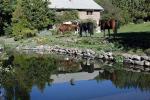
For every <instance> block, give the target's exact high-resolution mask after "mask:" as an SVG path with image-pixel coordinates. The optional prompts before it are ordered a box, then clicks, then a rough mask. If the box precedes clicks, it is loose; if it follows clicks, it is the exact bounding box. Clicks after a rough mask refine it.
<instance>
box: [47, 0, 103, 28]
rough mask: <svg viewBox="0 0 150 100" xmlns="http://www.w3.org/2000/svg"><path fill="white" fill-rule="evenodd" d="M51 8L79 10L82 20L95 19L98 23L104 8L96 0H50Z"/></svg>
mask: <svg viewBox="0 0 150 100" xmlns="http://www.w3.org/2000/svg"><path fill="white" fill-rule="evenodd" d="M50 2H51V4H50V5H49V8H51V9H55V10H58V11H65V10H77V11H78V14H79V18H80V19H81V20H85V19H93V20H95V21H96V23H97V25H98V24H99V20H100V19H101V15H100V12H102V11H103V10H104V9H103V8H102V7H101V6H100V5H98V4H97V3H96V2H95V1H94V0H50Z"/></svg>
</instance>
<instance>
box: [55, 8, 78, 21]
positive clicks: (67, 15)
mask: <svg viewBox="0 0 150 100" xmlns="http://www.w3.org/2000/svg"><path fill="white" fill-rule="evenodd" d="M78 18H79V17H78V12H77V11H76V10H72V11H63V12H59V13H57V15H56V20H57V23H60V22H64V21H71V20H72V21H73V20H77V19H78Z"/></svg>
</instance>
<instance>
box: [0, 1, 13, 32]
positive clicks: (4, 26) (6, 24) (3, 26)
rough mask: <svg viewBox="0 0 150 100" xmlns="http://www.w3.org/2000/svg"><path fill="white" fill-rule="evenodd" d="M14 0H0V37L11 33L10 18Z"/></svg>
mask: <svg viewBox="0 0 150 100" xmlns="http://www.w3.org/2000/svg"><path fill="white" fill-rule="evenodd" d="M15 2H16V0H0V35H4V34H9V33H11V18H12V12H13V10H14V5H15Z"/></svg>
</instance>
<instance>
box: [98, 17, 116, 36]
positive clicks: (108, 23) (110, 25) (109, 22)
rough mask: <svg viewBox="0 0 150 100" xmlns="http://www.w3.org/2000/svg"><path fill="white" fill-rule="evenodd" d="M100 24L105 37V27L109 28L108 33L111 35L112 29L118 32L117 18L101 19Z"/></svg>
mask: <svg viewBox="0 0 150 100" xmlns="http://www.w3.org/2000/svg"><path fill="white" fill-rule="evenodd" d="M100 26H101V31H103V32H104V37H105V29H108V34H109V37H110V29H112V30H113V32H114V33H117V28H118V21H117V20H115V19H110V20H100Z"/></svg>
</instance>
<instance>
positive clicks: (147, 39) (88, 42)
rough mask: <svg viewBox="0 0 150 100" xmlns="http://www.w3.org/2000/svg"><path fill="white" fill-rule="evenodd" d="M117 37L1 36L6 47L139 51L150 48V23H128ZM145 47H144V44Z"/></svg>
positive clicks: (48, 32)
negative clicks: (17, 39) (16, 38)
mask: <svg viewBox="0 0 150 100" xmlns="http://www.w3.org/2000/svg"><path fill="white" fill-rule="evenodd" d="M118 32H119V33H118V34H117V35H116V39H113V38H111V39H105V38H103V33H95V34H94V35H93V36H92V37H89V36H88V37H86V36H84V37H79V36H78V35H75V34H65V35H51V34H52V32H51V31H45V32H42V33H40V34H38V35H37V36H36V37H32V38H28V39H22V40H19V41H14V39H13V38H5V37H0V42H1V44H2V43H3V44H5V46H6V47H10V48H15V47H17V46H29V47H33V46H36V45H46V44H47V45H60V46H62V47H75V48H76V47H77V48H84V49H87V48H88V49H93V50H95V51H100V50H104V51H112V52H130V53H139V54H143V52H144V51H145V50H146V49H148V48H149V44H150V23H143V24H128V25H125V26H122V27H121V28H120V29H119V30H118ZM143 45H144V46H145V47H142V46H143Z"/></svg>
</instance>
